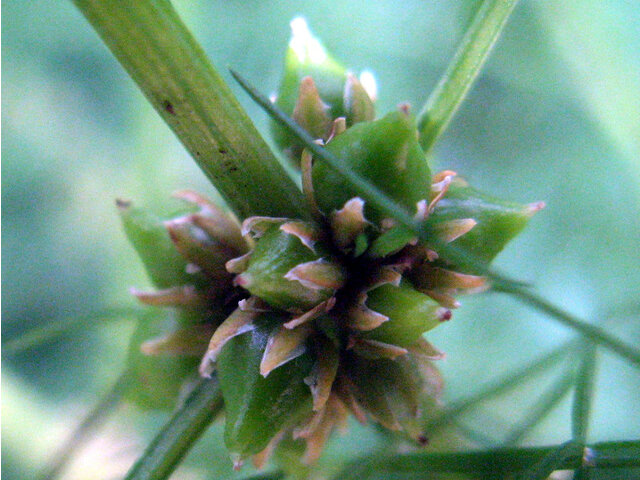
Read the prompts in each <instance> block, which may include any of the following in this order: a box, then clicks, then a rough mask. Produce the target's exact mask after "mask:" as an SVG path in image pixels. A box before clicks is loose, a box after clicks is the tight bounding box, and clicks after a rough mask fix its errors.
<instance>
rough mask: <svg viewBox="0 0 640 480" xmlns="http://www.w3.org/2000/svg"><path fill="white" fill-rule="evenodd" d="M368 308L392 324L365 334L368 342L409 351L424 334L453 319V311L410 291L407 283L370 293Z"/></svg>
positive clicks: (383, 324) (387, 285) (384, 324)
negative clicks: (371, 341) (395, 346)
mask: <svg viewBox="0 0 640 480" xmlns="http://www.w3.org/2000/svg"><path fill="white" fill-rule="evenodd" d="M367 297H368V298H367V300H366V304H367V307H368V308H369V309H371V310H373V311H375V312H377V313H379V314H381V315H384V316H385V317H387V318H388V319H389V320H387V321H385V322H383V323H381V324H380V326H379V327H377V328H374V329H373V330H369V331H366V332H363V333H362V335H363V337H365V338H369V339H372V340H377V341H379V342H384V343H388V344H391V345H398V346H400V347H404V348H407V347H410V346H411V345H414V344H415V343H416V342H417V341H419V340H420V338H421V336H422V334H423V333H424V332H426V331H428V330H431V329H432V328H434V327H436V326H438V325H439V324H440V323H442V322H443V321H446V320H449V319H450V318H451V311H450V310H448V309H446V308H443V307H441V306H440V305H439V304H438V303H437V302H436V301H435V300H433V299H431V298H430V297H428V296H427V295H425V294H423V293H420V292H418V291H416V290H414V289H413V287H411V285H410V284H409V283H408V282H402V283H401V284H400V285H398V286H395V285H392V284H390V283H386V284H384V285H381V286H379V287H377V288H375V289H373V290H370V291H369V292H367Z"/></svg>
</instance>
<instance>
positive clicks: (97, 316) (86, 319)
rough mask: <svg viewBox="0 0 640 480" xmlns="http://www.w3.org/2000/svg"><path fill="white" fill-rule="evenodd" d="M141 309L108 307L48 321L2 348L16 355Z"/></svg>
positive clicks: (133, 314)
mask: <svg viewBox="0 0 640 480" xmlns="http://www.w3.org/2000/svg"><path fill="white" fill-rule="evenodd" d="M142 313H143V310H141V309H139V308H135V307H121V308H108V309H106V310H103V311H101V312H96V313H92V314H91V315H87V316H83V317H78V318H72V319H63V320H55V321H48V322H47V323H45V324H44V325H42V326H39V327H35V328H32V329H29V330H26V331H25V332H21V333H19V334H18V335H17V336H16V337H13V338H11V339H9V340H6V341H4V342H3V343H2V349H3V350H4V353H5V354H7V355H17V354H19V353H22V352H24V351H26V350H29V349H31V348H35V347H38V346H40V345H42V344H44V343H47V342H51V341H53V340H55V339H56V338H58V337H61V336H62V335H65V334H67V333H71V332H75V331H78V330H81V329H85V328H91V327H95V326H97V325H102V324H103V322H107V321H108V322H111V321H114V320H124V319H130V320H134V319H137V318H138V317H139V316H140V315H141V314H142Z"/></svg>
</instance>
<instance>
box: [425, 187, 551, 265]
mask: <svg viewBox="0 0 640 480" xmlns="http://www.w3.org/2000/svg"><path fill="white" fill-rule="evenodd" d="M543 207H544V203H543V202H537V203H531V204H528V205H521V204H518V203H514V202H508V201H504V200H501V199H498V198H496V197H494V196H492V195H489V194H486V193H482V192H480V191H478V190H476V189H475V188H473V187H471V186H469V185H468V184H467V183H466V182H464V181H462V180H454V181H453V182H452V184H451V186H450V187H449V190H448V192H447V195H446V196H445V197H444V198H443V199H442V200H441V201H440V202H438V205H437V206H436V208H435V210H434V211H433V214H432V216H431V218H430V219H429V225H430V226H433V227H435V228H436V229H437V228H438V225H442V223H443V222H446V221H450V220H453V219H459V218H473V219H474V220H475V221H476V222H477V223H476V225H475V226H474V227H473V228H472V229H471V230H470V231H469V233H467V234H466V235H463V236H461V237H460V238H458V239H456V240H455V241H454V242H453V245H456V246H457V247H460V248H461V249H462V250H464V251H465V252H468V253H470V254H472V255H473V256H474V257H475V258H477V259H479V260H482V261H484V262H486V263H487V264H488V263H489V262H491V261H492V260H493V259H494V258H495V257H496V255H498V253H500V252H501V251H502V249H503V248H504V247H505V246H506V244H507V243H508V242H509V240H511V239H512V238H514V237H515V236H516V235H518V233H520V232H521V231H522V229H524V227H525V226H526V225H527V223H528V222H529V220H530V219H531V217H532V216H533V215H534V214H535V213H536V212H537V211H539V210H540V209H542V208H543ZM457 267H459V268H460V269H462V270H465V271H472V270H473V269H472V268H471V267H469V266H468V265H465V264H461V265H457Z"/></svg>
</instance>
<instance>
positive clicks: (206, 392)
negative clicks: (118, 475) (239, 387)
mask: <svg viewBox="0 0 640 480" xmlns="http://www.w3.org/2000/svg"><path fill="white" fill-rule="evenodd" d="M222 407H223V402H222V395H221V394H220V389H219V388H218V382H217V381H216V380H211V379H201V380H199V381H198V384H197V385H196V387H195V388H194V390H193V391H192V392H191V394H190V395H189V397H188V398H187V399H186V401H185V402H184V405H182V407H180V409H178V411H176V412H175V414H174V415H173V417H172V418H171V419H170V420H169V422H168V423H167V424H166V425H165V426H164V427H163V428H162V430H161V431H160V432H159V433H158V435H156V437H155V438H154V439H153V441H152V442H151V443H150V444H149V446H148V447H147V449H146V450H145V452H144V453H143V454H142V456H141V457H140V458H139V459H138V461H137V462H136V463H135V464H134V465H133V467H132V468H131V470H129V473H128V474H127V476H126V477H125V480H164V479H166V478H169V476H170V475H171V474H172V473H173V471H174V470H175V469H176V467H177V466H178V464H179V463H180V461H181V460H182V459H183V458H184V456H185V455H186V454H187V452H188V451H189V450H190V449H191V447H192V446H193V445H194V443H195V442H196V441H197V440H198V439H199V438H200V436H201V435H202V433H204V431H205V430H206V429H207V427H208V426H209V424H210V423H211V422H212V421H213V420H214V419H215V418H216V417H217V416H218V415H219V414H220V412H221V410H222Z"/></svg>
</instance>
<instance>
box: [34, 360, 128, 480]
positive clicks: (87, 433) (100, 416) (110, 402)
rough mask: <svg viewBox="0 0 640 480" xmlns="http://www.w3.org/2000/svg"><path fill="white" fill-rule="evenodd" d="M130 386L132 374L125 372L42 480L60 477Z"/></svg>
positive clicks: (76, 432) (77, 430) (57, 455)
mask: <svg viewBox="0 0 640 480" xmlns="http://www.w3.org/2000/svg"><path fill="white" fill-rule="evenodd" d="M130 386H131V373H130V372H129V371H128V370H125V371H124V372H123V373H122V374H121V375H120V377H119V378H118V379H117V380H116V383H115V384H114V385H113V387H111V389H110V390H109V391H108V392H107V393H106V394H105V395H104V396H103V397H102V399H101V400H100V401H99V402H98V403H97V404H96V405H95V406H94V407H93V409H92V410H91V411H90V412H89V414H88V415H87V416H86V417H85V418H84V419H83V420H82V422H81V423H80V425H78V427H77V428H76V429H75V431H74V432H73V433H72V434H71V436H70V437H69V439H68V440H67V441H66V442H65V443H64V444H63V445H62V447H61V448H60V450H58V451H57V452H56V453H55V455H54V456H53V461H52V462H51V464H50V465H48V466H47V469H46V471H45V472H44V473H43V474H42V476H41V477H40V478H41V480H54V479H56V478H58V477H59V476H60V473H61V472H62V471H63V470H64V468H65V467H66V466H67V464H68V463H69V460H71V458H72V457H73V454H74V453H75V452H76V451H77V450H78V449H79V448H82V447H83V446H84V444H85V443H86V442H87V440H89V439H90V438H91V435H92V434H93V432H94V431H95V430H96V429H97V428H98V427H99V426H100V425H101V424H102V423H103V422H104V421H105V420H106V418H107V417H108V416H109V414H110V413H111V412H112V411H113V410H114V408H115V407H117V406H118V404H119V403H120V399H121V398H122V395H123V394H124V393H125V392H126V390H127V389H128V388H129V387H130Z"/></svg>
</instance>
